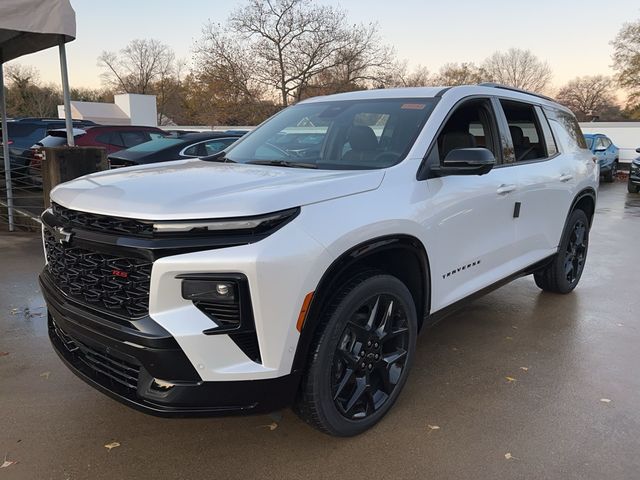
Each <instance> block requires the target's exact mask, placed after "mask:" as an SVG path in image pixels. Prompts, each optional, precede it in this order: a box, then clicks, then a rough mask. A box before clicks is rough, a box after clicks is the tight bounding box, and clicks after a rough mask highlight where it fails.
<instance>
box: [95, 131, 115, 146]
mask: <svg viewBox="0 0 640 480" xmlns="http://www.w3.org/2000/svg"><path fill="white" fill-rule="evenodd" d="M96 140H97V141H98V142H100V143H104V144H105V145H110V144H111V133H101V134H100V135H96Z"/></svg>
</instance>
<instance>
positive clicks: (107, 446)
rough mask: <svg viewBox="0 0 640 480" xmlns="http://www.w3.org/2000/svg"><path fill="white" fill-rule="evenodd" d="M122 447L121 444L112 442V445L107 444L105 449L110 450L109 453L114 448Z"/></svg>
mask: <svg viewBox="0 0 640 480" xmlns="http://www.w3.org/2000/svg"><path fill="white" fill-rule="evenodd" d="M119 446H120V443H119V442H111V443H107V444H106V445H105V446H104V448H106V449H108V450H109V451H111V449H113V448H118V447H119Z"/></svg>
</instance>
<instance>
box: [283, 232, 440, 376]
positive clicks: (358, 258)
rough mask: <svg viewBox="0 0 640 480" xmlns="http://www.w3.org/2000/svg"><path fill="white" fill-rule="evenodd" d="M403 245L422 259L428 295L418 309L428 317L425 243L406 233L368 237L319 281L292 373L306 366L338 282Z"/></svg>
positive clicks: (418, 259)
mask: <svg viewBox="0 0 640 480" xmlns="http://www.w3.org/2000/svg"><path fill="white" fill-rule="evenodd" d="M399 248H400V249H406V250H408V251H410V252H412V253H413V254H414V255H415V256H416V260H417V261H418V262H419V266H420V270H421V272H422V277H423V278H422V280H423V286H424V295H423V302H422V304H423V305H422V308H421V309H419V311H418V319H419V321H420V319H421V318H422V319H424V318H426V317H427V316H428V314H429V311H430V307H431V288H430V286H431V274H430V267H429V257H428V255H427V251H426V249H425V247H424V245H423V244H422V242H421V241H420V240H419V239H417V238H416V237H413V236H411V235H404V234H398V235H386V236H382V237H377V238H373V239H370V240H367V241H366V242H363V243H360V244H358V245H356V246H354V247H352V248H350V249H349V250H347V251H346V252H344V253H343V254H341V255H340V256H339V257H338V258H337V259H336V260H334V261H333V262H332V263H331V265H330V266H329V268H328V269H327V270H326V271H325V272H324V274H323V275H322V278H321V279H320V281H319V282H318V285H317V287H316V289H315V291H314V295H313V299H312V300H311V304H310V305H309V309H308V311H307V316H306V319H305V321H304V325H303V327H302V330H301V332H300V338H299V339H298V345H297V347H296V353H295V356H294V360H293V365H292V368H291V371H292V372H297V373H301V372H302V371H303V370H304V369H305V367H306V364H307V357H308V354H309V349H310V347H311V345H312V343H313V340H314V338H315V336H316V332H317V329H318V327H319V326H320V325H321V322H322V311H323V308H324V306H325V305H326V303H327V301H329V300H330V298H331V296H332V295H333V293H334V291H335V288H337V287H339V284H338V283H339V282H340V281H341V280H342V279H343V276H344V274H345V273H346V272H348V271H349V270H350V269H351V268H352V267H354V266H355V265H357V264H358V263H359V262H362V261H363V260H364V259H366V257H367V256H370V255H372V254H375V253H380V252H382V251H385V250H392V249H399ZM420 310H421V311H420ZM423 323H424V322H423Z"/></svg>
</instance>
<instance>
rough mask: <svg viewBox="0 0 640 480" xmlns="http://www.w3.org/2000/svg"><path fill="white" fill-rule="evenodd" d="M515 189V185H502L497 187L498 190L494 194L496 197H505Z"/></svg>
mask: <svg viewBox="0 0 640 480" xmlns="http://www.w3.org/2000/svg"><path fill="white" fill-rule="evenodd" d="M515 189H516V186H515V185H507V184H504V183H503V184H502V185H500V186H499V187H498V190H496V193H497V194H498V195H506V194H507V193H511V192H513V191H514V190H515Z"/></svg>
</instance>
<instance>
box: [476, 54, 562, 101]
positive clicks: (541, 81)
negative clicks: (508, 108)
mask: <svg viewBox="0 0 640 480" xmlns="http://www.w3.org/2000/svg"><path fill="white" fill-rule="evenodd" d="M482 68H483V70H484V71H485V73H486V76H487V78H488V79H489V80H490V81H492V82H497V83H501V84H504V85H508V86H511V87H515V88H522V89H524V90H530V91H533V92H543V91H544V90H545V89H546V88H547V87H548V86H549V83H550V82H551V77H552V74H551V68H550V67H549V65H548V64H547V63H546V62H543V61H542V60H540V59H539V58H538V57H536V56H535V55H534V54H533V53H532V52H531V51H530V50H520V49H518V48H510V49H509V50H507V51H506V52H495V53H494V54H493V55H491V56H490V57H489V58H487V59H486V60H485V61H484V62H483V64H482Z"/></svg>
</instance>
